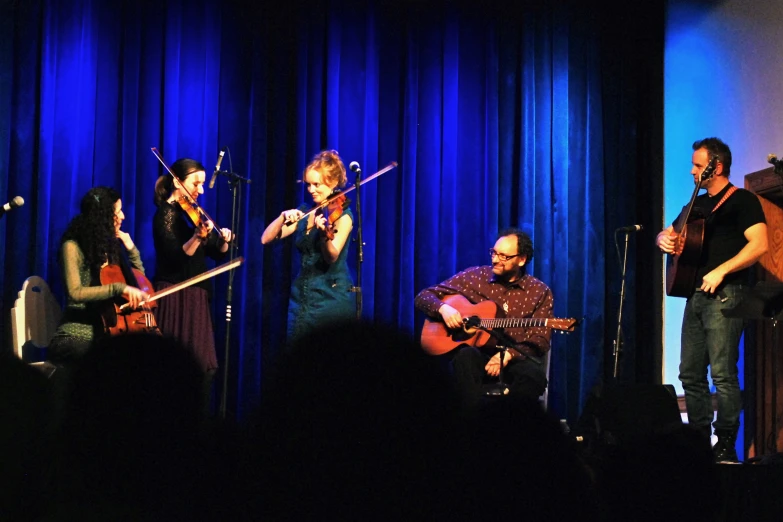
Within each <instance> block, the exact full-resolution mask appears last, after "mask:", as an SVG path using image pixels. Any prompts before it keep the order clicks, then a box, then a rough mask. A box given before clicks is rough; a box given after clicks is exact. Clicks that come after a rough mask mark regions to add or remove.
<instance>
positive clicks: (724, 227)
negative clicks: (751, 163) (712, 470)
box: [655, 138, 767, 462]
mask: <svg viewBox="0 0 783 522" xmlns="http://www.w3.org/2000/svg"><path fill="white" fill-rule="evenodd" d="M693 151H694V152H693V156H692V163H693V168H692V169H691V174H692V175H693V179H694V183H695V184H696V188H695V191H694V198H693V205H692V208H693V212H692V213H691V215H690V216H689V215H688V211H687V210H686V209H684V210H683V212H682V213H681V214H680V217H678V219H677V220H676V221H675V223H674V224H673V225H672V226H669V227H668V228H667V229H665V230H663V231H661V232H660V233H659V234H658V236H657V238H656V241H655V242H656V245H658V248H660V249H661V251H662V252H665V253H666V254H669V255H670V256H671V257H670V260H671V259H675V260H676V258H678V257H679V258H680V264H682V263H683V260H684V259H686V257H690V258H692V259H694V260H695V261H694V262H693V263H691V264H692V265H693V266H690V267H677V268H676V270H677V271H679V272H680V273H685V274H693V275H692V276H690V277H691V279H692V280H689V281H687V282H686V286H685V288H687V289H688V291H687V292H685V293H684V295H683V294H681V293H676V292H672V291H669V289H670V288H673V287H674V286H675V285H669V284H668V283H669V282H670V281H671V280H673V279H676V278H677V274H673V273H671V270H672V267H671V266H670V267H669V270H670V273H668V274H667V292H668V293H669V295H675V296H678V297H687V299H688V301H687V302H686V304H685V313H684V314H683V320H682V334H681V353H680V381H681V382H682V387H683V390H684V391H685V405H686V408H687V410H688V422H689V424H690V425H691V426H694V427H695V428H697V429H699V430H700V431H702V432H703V433H704V435H705V436H710V434H711V429H710V423H711V422H712V418H713V412H712V400H711V397H710V389H709V385H708V382H707V367H708V366H709V367H710V372H711V374H712V382H713V383H714V384H715V388H716V389H717V395H718V414H717V418H716V420H715V422H714V424H713V426H714V428H715V434H716V435H717V436H718V443H717V444H716V445H715V447H714V448H713V450H714V454H715V460H716V461H718V462H733V461H736V460H737V453H736V449H735V447H734V446H735V443H736V439H737V431H738V429H739V425H740V423H739V416H740V411H741V409H742V399H741V397H740V387H739V377H738V373H739V372H738V370H737V361H738V359H739V341H740V337H741V336H742V330H743V328H744V320H743V319H738V318H728V317H724V316H723V314H722V313H721V311H722V310H724V309H728V308H733V307H735V306H737V304H738V302H739V300H740V299H741V297H742V294H741V292H742V285H744V284H747V279H748V275H749V268H750V267H751V266H752V265H753V264H755V263H756V261H758V259H759V258H760V257H761V256H762V255H763V254H764V253H765V252H766V251H767V225H766V221H765V219H764V212H763V210H762V208H761V203H760V202H759V200H758V198H757V197H756V196H755V195H754V194H753V193H751V192H749V191H747V190H744V189H740V188H737V187H735V186H734V185H732V184H731V182H729V174H730V170H731V150H730V149H729V147H728V145H726V144H725V143H723V142H722V141H721V140H720V139H718V138H705V139H703V140H700V141H697V142H695V143H694V144H693ZM708 167H709V168H708ZM712 167H714V171H712V172H711V173H710V172H709V171H711V169H712ZM705 171H708V172H707V173H706V174H705ZM699 189H706V191H707V192H706V194H702V195H700V196H696V194H697V193H698V191H699ZM694 216H697V218H699V219H696V220H694V222H693V224H694V225H697V224H698V228H697V229H696V230H698V231H699V234H698V238H696V239H697V241H696V242H695V245H693V241H692V240H693V239H694V237H693V236H694V235H696V234H690V236H689V230H688V229H689V226H690V225H688V224H686V223H689V222H691V218H693V217H694ZM702 218H703V219H702ZM702 226H703V229H702V228H701V227H702ZM678 232H679V234H678ZM701 232H703V241H698V239H700V238H701ZM686 237H687V238H688V239H687V240H686V239H685V238H686ZM689 243H691V244H692V245H693V246H692V248H691V250H694V249H695V255H691V254H694V252H690V253H687V252H684V250H685V248H684V246H685V247H686V248H687V247H688V246H691V245H689ZM670 264H671V263H670ZM675 264H676V261H675ZM691 270H692V271H691ZM672 276H674V277H672ZM679 286H682V285H679Z"/></svg>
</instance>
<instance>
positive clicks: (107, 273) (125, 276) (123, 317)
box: [100, 264, 160, 336]
mask: <svg viewBox="0 0 783 522" xmlns="http://www.w3.org/2000/svg"><path fill="white" fill-rule="evenodd" d="M100 281H101V284H102V285H110V284H112V283H125V284H127V285H129V286H135V287H136V288H138V289H139V290H141V291H143V292H146V293H148V294H150V293H152V291H153V288H152V283H150V280H149V279H147V277H146V276H145V275H144V273H143V272H142V271H141V270H139V269H138V268H133V267H129V266H127V265H126V266H125V267H123V266H120V265H115V264H107V265H104V266H103V268H101V274H100ZM123 301H125V299H123V298H122V297H117V298H115V299H113V300H112V301H111V302H110V303H107V304H106V305H105V306H104V307H103V308H102V310H101V319H102V320H103V328H104V332H105V333H106V334H108V335H110V336H115V335H127V334H134V333H151V334H158V335H160V329H159V328H158V324H157V323H156V322H155V315H154V314H153V313H152V309H153V308H154V307H156V306H158V303H155V302H152V303H143V304H142V306H140V307H139V308H136V309H132V308H130V307H129V306H128V303H127V302H125V303H123Z"/></svg>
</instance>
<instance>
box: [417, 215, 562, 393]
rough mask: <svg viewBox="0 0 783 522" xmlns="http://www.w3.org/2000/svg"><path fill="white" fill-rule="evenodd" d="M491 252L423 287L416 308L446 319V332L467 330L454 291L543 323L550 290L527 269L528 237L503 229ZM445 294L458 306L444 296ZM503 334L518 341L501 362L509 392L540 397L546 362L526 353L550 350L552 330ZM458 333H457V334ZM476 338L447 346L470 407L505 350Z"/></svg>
mask: <svg viewBox="0 0 783 522" xmlns="http://www.w3.org/2000/svg"><path fill="white" fill-rule="evenodd" d="M489 255H490V258H491V260H492V265H491V266H477V267H473V268H468V269H467V270H463V271H462V272H460V273H458V274H457V275H455V276H453V277H451V278H449V279H447V280H446V281H443V282H442V283H440V284H438V285H435V286H432V287H430V288H427V289H424V290H422V291H421V292H420V293H419V295H417V296H416V299H415V306H416V308H417V309H418V310H420V311H422V312H424V313H425V314H427V316H428V317H430V318H432V319H436V320H439V321H442V323H443V325H445V327H446V328H447V329H448V332H456V333H457V334H459V333H462V332H463V326H464V323H463V319H465V318H464V317H463V314H461V313H460V311H459V310H458V309H457V308H455V306H459V305H457V304H456V302H455V301H453V300H450V299H449V298H447V296H451V297H454V295H455V294H458V295H461V296H462V297H464V298H465V299H467V301H469V302H470V303H474V304H475V303H480V302H483V301H492V302H494V303H495V305H496V306H497V311H498V313H499V314H500V315H501V316H506V317H509V318H538V319H540V320H541V323H542V324H543V323H545V322H546V320H547V319H549V318H551V317H552V306H553V301H552V291H551V290H550V289H549V287H548V286H547V285H545V284H544V283H542V282H541V281H539V280H538V279H536V278H535V277H533V276H531V275H529V274H527V273H526V270H525V266H526V265H527V263H528V262H529V261H530V260H531V259H532V258H533V242H532V241H531V240H530V237H528V235H527V234H525V233H524V232H522V231H521V230H518V229H515V228H510V229H507V230H504V231H502V232H501V233H500V234H499V236H498V239H497V241H496V242H495V246H494V247H493V248H491V249H490V250H489ZM444 299H445V300H446V301H450V302H452V303H454V304H455V306H452V305H451V304H448V303H446V302H444ZM462 301H463V302H464V300H462ZM469 306H470V305H468V307H469ZM505 334H506V335H507V336H508V337H509V338H510V339H509V340H513V342H514V346H513V347H508V348H509V349H508V350H507V353H506V354H505V355H504V358H503V367H504V368H506V367H507V369H506V370H504V374H503V375H504V379H505V378H506V377H508V379H507V382H509V383H510V388H509V393H510V395H513V396H516V397H518V398H524V399H531V400H536V399H537V398H538V397H539V396H540V395H541V394H542V393H543V392H544V390H545V389H546V385H547V380H546V375H545V368H543V365H542V364H540V362H538V361H533V360H531V359H529V358H528V357H527V356H528V355H532V356H534V357H535V356H540V355H543V354H545V353H546V352H547V351H549V339H550V330H549V329H548V328H546V327H542V326H534V327H526V328H508V329H507V330H506V331H505ZM485 337H486V336H485ZM455 338H459V336H458V335H455ZM455 344H457V343H455ZM474 344H476V342H475V339H473V338H471V337H470V336H465V341H464V343H462V344H457V345H456V347H455V348H454V349H452V350H451V351H449V352H448V356H449V357H451V365H452V369H453V372H454V376H455V379H456V383H457V387H458V388H459V391H460V393H462V394H463V395H464V398H465V400H466V404H467V405H468V407H469V408H472V407H475V405H476V404H477V402H478V400H479V397H480V395H481V386H482V383H483V381H484V378H485V377H487V376H490V377H497V376H498V375H499V373H500V364H501V363H500V355H501V352H498V351H497V350H494V349H493V350H489V351H488V352H485V351H483V350H482V349H481V346H474ZM497 344H503V345H507V344H508V343H497ZM488 346H489V343H487V347H488Z"/></svg>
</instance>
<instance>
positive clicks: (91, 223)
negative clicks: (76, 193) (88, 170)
mask: <svg viewBox="0 0 783 522" xmlns="http://www.w3.org/2000/svg"><path fill="white" fill-rule="evenodd" d="M119 199H120V193H119V192H117V191H116V190H114V189H113V188H110V187H94V188H91V189H90V190H89V191H88V192H87V194H85V195H84V197H83V198H82V202H81V207H80V208H81V214H79V215H78V216H76V217H75V218H73V219H72V220H71V222H70V223H68V228H66V229H65V233H64V234H63V237H62V239H61V240H60V246H62V244H63V243H65V242H66V241H69V240H70V241H75V242H76V244H78V245H79V248H80V249H81V250H82V254H83V255H84V259H85V261H86V263H87V265H88V266H89V267H90V272H91V273H92V274H93V276H97V274H99V273H100V270H101V266H102V265H103V263H105V262H106V261H107V259H108V261H109V262H112V263H117V262H118V260H119V258H120V250H119V243H118V242H117V240H116V239H117V238H116V235H115V232H114V204H115V203H117V201H118V200H119Z"/></svg>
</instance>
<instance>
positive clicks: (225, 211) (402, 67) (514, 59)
mask: <svg viewBox="0 0 783 522" xmlns="http://www.w3.org/2000/svg"><path fill="white" fill-rule="evenodd" d="M265 4H267V3H263V2H261V3H259V5H256V4H254V3H250V2H248V3H243V2H238V1H237V2H222V3H221V2H216V1H211V0H194V1H188V2H185V1H182V0H180V1H177V0H160V1H157V2H152V1H149V0H142V1H141V2H130V1H124V2H101V1H98V0H93V1H90V0H82V1H68V0H63V1H55V0H38V1H35V0H31V1H29V2H17V3H14V5H13V6H10V7H6V8H5V9H6V10H7V12H6V13H5V14H8V16H3V17H2V19H3V21H2V22H0V28H2V29H4V31H3V32H4V34H5V36H6V37H5V38H4V39H3V40H2V44H1V45H2V48H1V49H0V75H2V76H0V194H2V195H3V197H4V198H9V197H13V196H14V195H17V194H19V195H22V196H23V197H24V198H25V200H26V202H27V203H26V204H25V206H24V207H23V208H21V209H17V210H15V211H14V212H13V213H10V214H9V215H8V216H6V218H5V220H4V222H3V223H0V241H2V244H3V245H4V246H5V254H4V256H2V259H0V278H2V279H0V285H1V286H2V289H3V296H4V303H3V309H2V314H3V315H2V317H3V318H4V322H6V321H7V317H8V313H9V309H10V306H11V305H10V303H12V301H13V298H14V296H15V294H16V292H17V291H18V289H19V288H20V287H21V284H22V282H23V280H24V279H25V277H27V276H28V275H31V274H38V275H41V276H43V277H44V278H45V279H47V280H48V281H50V282H51V283H52V286H53V288H54V289H55V291H56V292H58V293H59V294H60V295H62V285H61V282H60V271H59V266H58V264H57V248H58V243H59V239H60V236H61V234H62V232H63V230H64V229H65V226H66V225H67V223H68V221H69V219H70V218H71V217H72V216H73V215H75V214H76V213H77V211H78V202H79V199H80V198H81V196H82V195H83V194H84V193H85V192H86V191H87V190H88V189H89V188H90V187H92V186H94V185H111V186H114V187H116V188H118V189H119V190H120V191H121V193H122V196H123V203H124V209H125V214H126V217H127V219H126V226H125V229H126V230H127V231H128V232H130V233H131V235H132V236H133V238H134V239H135V241H136V243H137V244H138V246H139V248H140V249H141V251H142V256H143V260H144V262H145V266H147V267H149V270H148V275H154V274H153V272H154V249H153V245H152V241H151V220H152V215H153V213H154V206H153V203H152V193H153V185H154V183H155V180H156V178H157V176H158V175H159V174H161V168H160V167H159V165H158V163H157V161H156V160H155V158H154V157H153V156H152V154H151V153H150V147H152V146H156V147H158V148H159V149H160V151H161V152H162V153H163V155H164V156H165V158H166V159H167V160H168V161H169V162H173V161H174V160H175V159H177V158H179V157H192V158H195V159H198V160H200V161H202V162H203V163H204V164H205V165H206V167H207V176H208V177H209V174H210V172H211V170H212V165H213V160H214V159H215V158H216V156H217V152H218V150H219V149H220V148H221V147H223V146H229V155H227V157H226V160H225V161H224V162H223V167H224V168H230V169H232V170H233V171H235V172H238V173H240V174H242V175H244V176H246V177H249V178H251V179H252V184H251V185H249V186H246V187H244V188H243V191H242V193H241V198H240V199H239V201H238V203H239V204H240V208H241V218H240V220H239V223H238V230H237V231H238V232H239V253H240V254H241V255H243V256H245V258H246V260H247V261H246V264H245V265H244V267H242V268H241V269H239V270H238V271H237V275H236V278H235V280H234V289H233V290H234V295H233V302H232V304H233V318H232V321H231V334H230V346H231V352H230V354H229V356H228V363H229V365H230V366H229V368H230V371H229V400H230V408H231V409H232V410H233V411H235V412H236V414H237V415H238V416H240V417H242V416H244V415H245V413H246V412H247V410H248V408H250V407H252V405H253V404H254V402H255V401H256V399H257V398H258V396H259V394H260V392H261V387H262V377H263V375H264V372H265V371H266V369H267V368H268V366H269V365H270V364H271V363H273V361H274V359H275V356H276V355H277V353H279V350H280V346H281V344H282V342H283V341H284V333H285V329H286V328H285V327H286V325H285V321H286V307H287V299H288V292H289V286H290V282H291V280H292V278H293V277H294V276H295V275H296V272H297V271H298V259H297V258H296V255H295V252H294V249H293V248H292V244H291V241H283V242H279V243H275V244H273V245H269V246H267V247H262V246H261V245H260V242H259V237H260V234H261V232H262V231H263V229H264V227H265V226H266V224H267V223H268V222H270V221H271V220H273V219H274V218H275V217H276V216H278V215H279V213H280V212H281V211H283V210H285V209H288V208H293V207H295V206H297V205H299V204H300V203H301V202H303V201H306V198H305V196H306V194H305V193H304V190H303V188H302V186H301V184H298V183H297V180H298V179H300V177H301V174H302V169H303V167H304V166H305V165H306V164H307V163H308V161H309V159H310V158H311V157H312V155H313V154H314V153H316V152H317V151H319V150H321V149H325V148H330V149H337V150H338V151H339V152H340V154H341V156H342V157H343V158H344V159H345V160H346V163H348V162H350V161H353V160H356V161H358V162H359V163H360V164H361V166H362V169H363V173H364V176H365V177H367V176H368V175H370V174H371V173H373V172H375V171H376V170H378V169H380V168H382V167H384V166H385V165H387V164H388V163H390V162H391V161H397V162H398V163H399V166H398V168H396V169H394V170H392V171H391V172H389V173H387V174H385V175H383V176H382V177H380V178H378V179H377V180H375V181H372V182H370V183H368V184H367V186H366V187H364V188H363V189H361V203H362V211H363V212H362V221H363V233H364V242H365V243H366V244H365V246H364V264H363V268H362V270H363V271H362V275H363V284H362V286H363V296H364V310H363V312H364V313H363V317H364V318H367V319H371V320H375V321H379V322H384V323H390V324H394V325H397V326H398V327H399V328H401V329H403V330H406V331H409V332H410V333H411V334H412V335H415V334H416V333H417V330H418V328H419V327H420V322H421V320H422V317H421V316H420V315H418V314H417V313H415V311H414V308H413V298H414V296H415V295H416V293H417V292H418V291H419V290H421V289H422V288H424V287H426V286H429V285H431V284H433V283H437V282H439V281H441V280H443V279H445V278H446V277H448V276H450V275H452V274H454V273H456V272H457V271H459V270H462V269H464V268H467V267H470V266H475V265H481V264H488V263H489V258H488V257H487V250H488V248H489V247H490V246H491V245H492V244H493V242H494V239H495V236H496V234H497V232H498V230H499V229H500V228H504V227H507V226H519V227H521V228H522V229H524V230H526V231H527V232H528V233H529V234H530V236H531V237H532V239H533V242H534V245H535V256H534V259H533V261H532V263H530V265H529V270H530V272H531V273H532V274H533V275H535V276H536V277H538V278H540V279H542V280H543V281H545V282H546V283H548V284H549V285H550V286H551V288H552V289H553V291H554V295H555V315H556V316H558V317H576V318H582V317H585V321H584V322H583V323H582V325H581V326H580V327H579V328H578V329H577V331H576V332H575V333H573V334H571V335H570V336H567V337H559V336H556V337H555V338H554V349H553V357H552V372H551V383H550V394H551V395H550V397H551V399H550V405H551V407H552V408H553V410H554V411H555V412H556V413H557V414H558V415H560V416H561V417H568V418H570V419H571V420H574V419H575V417H576V416H577V414H578V412H579V411H580V410H581V405H582V404H583V402H584V400H585V398H586V396H587V392H588V390H589V388H590V387H591V386H592V385H593V384H595V383H596V382H597V381H599V380H600V379H601V378H602V372H603V365H604V363H605V360H604V352H605V344H606V336H605V332H606V331H610V330H611V328H607V324H609V323H611V322H612V320H613V319H612V318H611V317H606V316H605V310H611V307H612V306H613V305H614V303H610V304H608V303H607V288H608V287H610V286H611V284H613V283H611V282H610V281H608V277H611V276H608V275H607V274H608V273H609V272H610V271H609V270H608V269H607V268H606V264H607V259H606V252H607V251H609V252H611V250H608V249H607V243H608V242H609V241H610V240H611V238H610V236H609V235H608V234H606V232H605V229H606V228H607V217H606V214H605V209H606V208H607V207H614V205H615V204H616V202H617V197H618V194H617V192H616V190H614V189H612V184H616V183H617V179H613V178H612V177H611V176H612V175H614V174H612V173H610V174H607V172H606V171H605V168H604V151H605V150H606V149H608V148H611V147H612V146H615V145H614V144H611V143H604V129H605V122H604V121H603V119H602V118H603V114H604V108H603V104H604V103H605V102H604V97H603V95H602V92H603V91H602V80H601V78H602V72H601V71H602V69H601V68H602V64H601V59H600V56H601V54H600V53H601V47H600V46H601V32H600V30H597V29H596V30H592V29H591V27H590V24H592V23H593V22H594V21H595V20H593V19H590V18H589V17H588V18H583V17H581V16H575V15H574V13H573V11H572V10H571V9H570V8H568V7H565V6H561V5H560V4H557V3H555V4H553V6H552V7H548V8H534V7H525V4H524V3H521V4H519V5H516V4H515V3H512V2H500V3H497V4H496V5H481V6H479V5H478V4H475V5H470V4H461V3H450V2H413V1H411V2H377V3H371V2H368V3H366V4H365V3H364V2H356V1H354V2H351V1H340V0H334V1H331V2H309V3H303V2H298V1H295V0H294V1H287V2H276V3H271V4H269V5H265ZM367 4H370V5H367ZM487 4H493V3H492V2H488V3H487ZM512 5H513V7H511V6H512ZM349 180H350V181H351V182H352V181H353V178H352V174H351V173H350V172H349ZM351 199H355V194H354V195H353V196H351ZM4 201H5V200H4ZM629 201H632V199H630V200H629ZM201 202H202V205H203V207H204V208H205V209H206V210H207V211H208V212H210V213H211V214H212V215H213V217H214V218H215V219H216V221H217V222H218V223H219V224H220V226H222V227H228V226H230V216H231V208H232V194H231V191H230V190H229V186H228V184H227V183H226V181H225V179H222V178H221V179H220V181H219V183H218V185H217V186H216V189H215V190H211V191H210V190H208V191H207V193H206V194H205V195H204V196H203V198H202V199H201ZM626 206H629V207H632V206H633V205H626ZM633 211H634V210H633V208H631V209H630V210H629V212H626V213H625V214H624V215H620V216H619V218H620V219H629V218H631V219H633V217H634V216H633V214H629V213H631V212H633ZM619 224H624V223H617V226H619ZM349 248H350V249H351V253H350V258H351V268H352V270H354V272H355V271H356V269H357V266H356V256H355V253H356V248H357V245H356V244H355V243H352V244H350V245H349ZM609 261H610V262H612V263H613V262H614V260H613V259H610V260H609ZM631 275H633V267H632V266H631ZM215 283H216V290H217V291H216V294H215V300H214V305H215V308H214V311H213V313H214V318H215V322H216V324H217V330H218V334H217V345H218V347H219V360H220V361H221V364H223V363H224V361H225V354H224V353H223V342H224V339H225V337H224V336H225V322H224V319H223V317H224V307H225V304H226V278H225V276H223V277H219V278H218V279H217V280H216V282H215ZM6 332H7V328H6ZM6 337H9V336H8V335H6Z"/></svg>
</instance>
